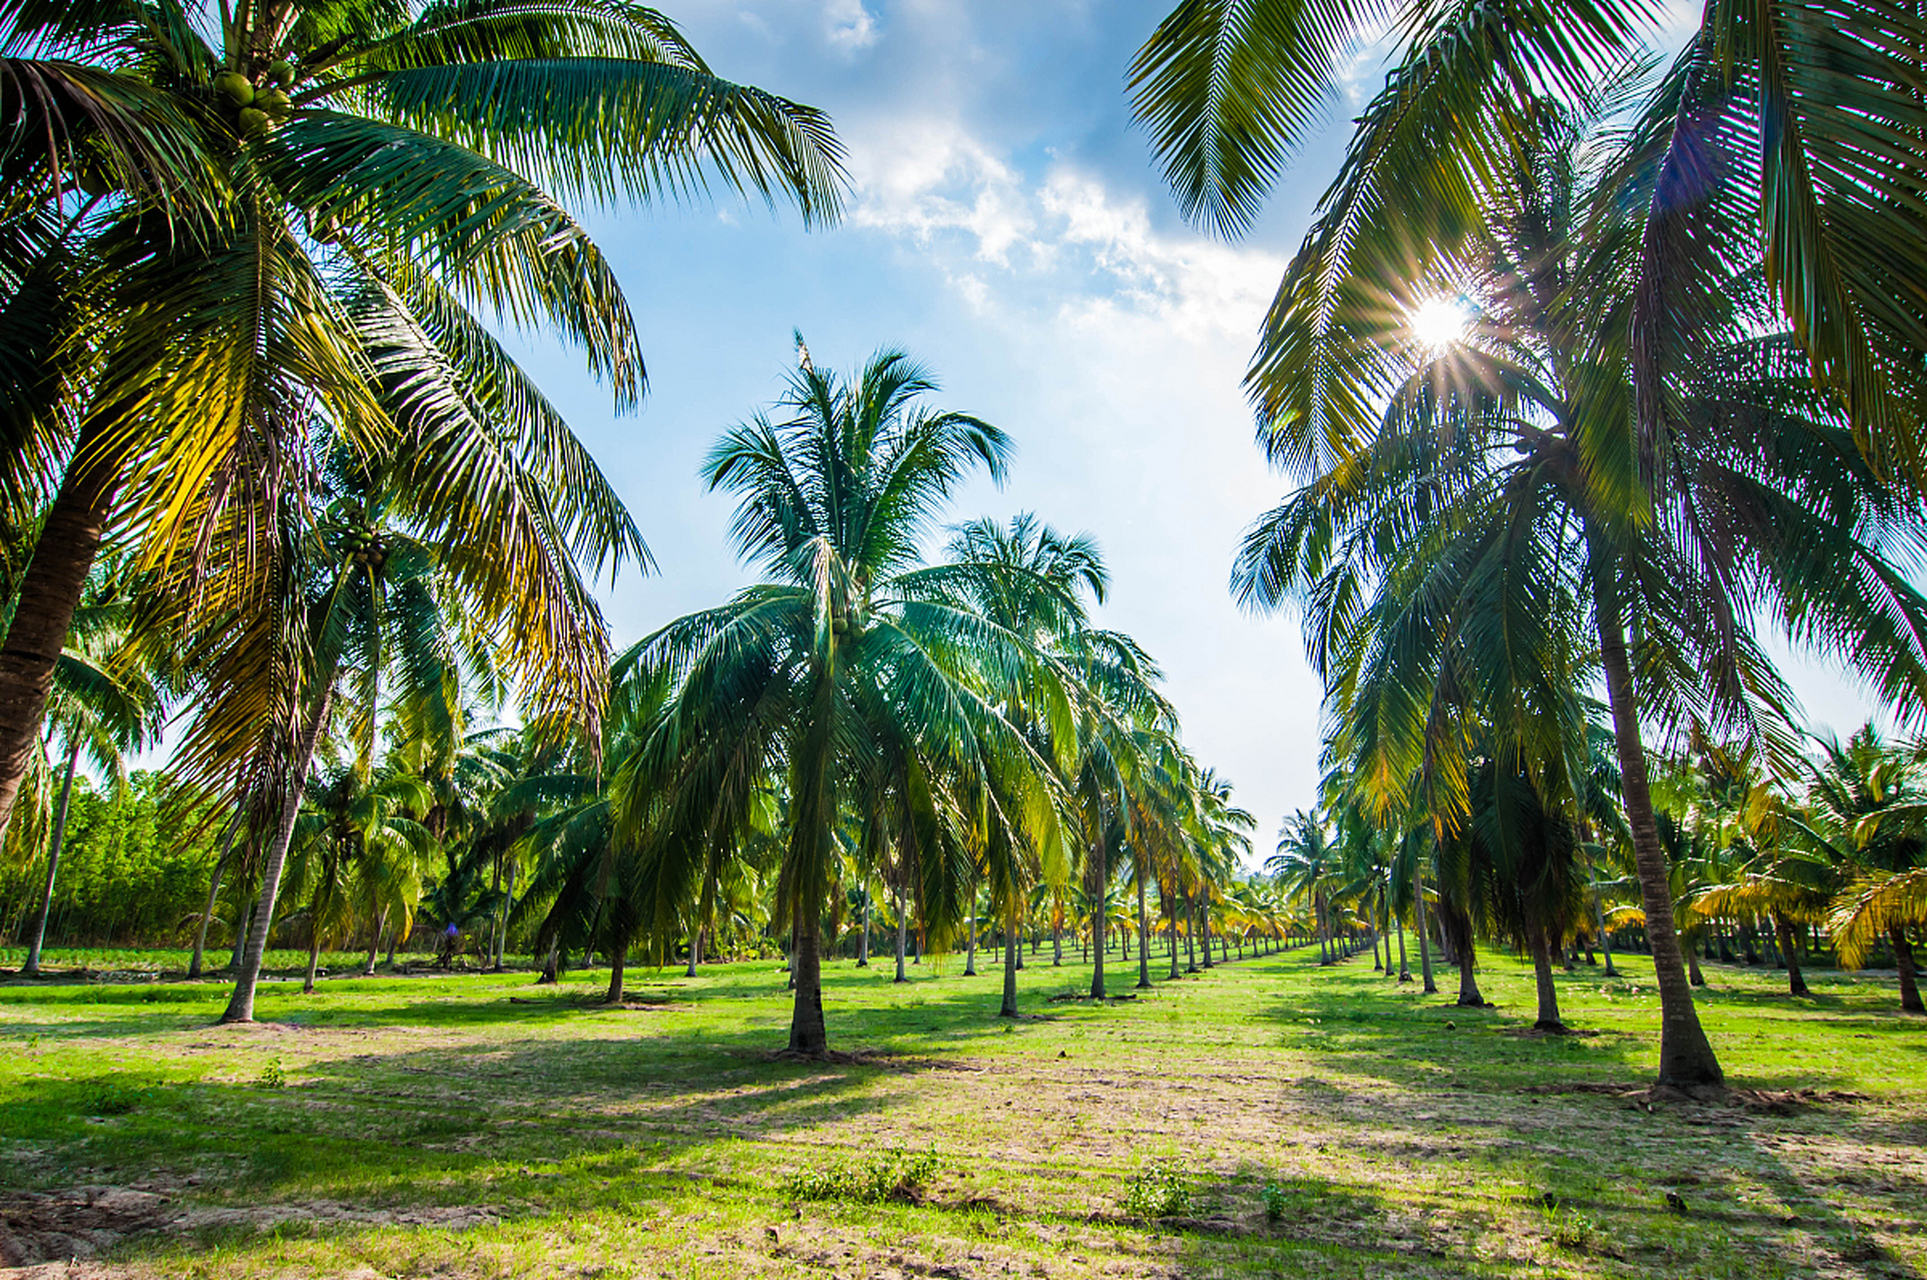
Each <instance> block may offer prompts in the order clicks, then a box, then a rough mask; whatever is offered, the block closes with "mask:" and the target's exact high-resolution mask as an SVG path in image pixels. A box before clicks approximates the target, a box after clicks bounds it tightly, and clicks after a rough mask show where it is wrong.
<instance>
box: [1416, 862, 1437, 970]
mask: <svg viewBox="0 0 1927 1280" xmlns="http://www.w3.org/2000/svg"><path fill="white" fill-rule="evenodd" d="M1412 901H1413V902H1414V903H1415V904H1417V912H1418V966H1419V972H1420V975H1421V976H1422V977H1423V978H1424V980H1425V994H1426V995H1428V996H1432V995H1437V994H1438V991H1439V984H1438V983H1436V982H1434V981H1433V980H1432V939H1431V931H1432V930H1431V925H1430V924H1429V923H1428V922H1427V921H1426V919H1425V880H1424V877H1420V878H1419V882H1418V883H1417V884H1416V885H1414V886H1413V890H1412Z"/></svg>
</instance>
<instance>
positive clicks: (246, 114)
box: [241, 107, 274, 138]
mask: <svg viewBox="0 0 1927 1280" xmlns="http://www.w3.org/2000/svg"><path fill="white" fill-rule="evenodd" d="M273 123H274V121H273V120H271V119H269V118H268V113H267V112H265V111H263V110H261V109H260V108H259V107H242V108H241V132H242V133H245V134H247V135H248V136H249V137H250V138H257V137H259V136H261V135H262V134H264V133H266V132H267V131H268V127H269V126H270V125H272V124H273Z"/></svg>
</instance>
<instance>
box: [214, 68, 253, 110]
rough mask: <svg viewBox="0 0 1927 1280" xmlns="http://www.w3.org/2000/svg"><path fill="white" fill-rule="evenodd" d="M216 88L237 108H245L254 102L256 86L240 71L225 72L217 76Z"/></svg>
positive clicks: (215, 79)
mask: <svg viewBox="0 0 1927 1280" xmlns="http://www.w3.org/2000/svg"><path fill="white" fill-rule="evenodd" d="M214 87H215V88H216V89H219V90H220V91H221V92H222V93H225V94H226V95H227V97H228V101H229V102H232V103H233V104H234V105H235V106H237V107H245V106H247V105H248V104H249V103H250V102H253V101H254V84H253V82H252V81H250V80H249V79H248V78H247V77H246V76H244V75H242V74H241V73H240V72H239V71H223V72H222V73H221V74H220V75H218V76H215V77H214Z"/></svg>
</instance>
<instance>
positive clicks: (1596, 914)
mask: <svg viewBox="0 0 1927 1280" xmlns="http://www.w3.org/2000/svg"><path fill="white" fill-rule="evenodd" d="M1592 918H1593V923H1594V925H1595V926H1596V927H1597V928H1598V930H1599V949H1600V950H1601V951H1603V952H1605V953H1606V976H1607V977H1608V978H1617V977H1618V976H1619V970H1617V969H1615V968H1613V940H1612V935H1611V934H1609V933H1607V932H1606V909H1605V908H1604V907H1602V906H1601V905H1600V904H1599V890H1597V889H1594V890H1593V891H1592Z"/></svg>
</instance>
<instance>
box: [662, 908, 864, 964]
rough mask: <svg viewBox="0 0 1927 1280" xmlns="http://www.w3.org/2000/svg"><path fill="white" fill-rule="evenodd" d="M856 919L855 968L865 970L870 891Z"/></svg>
mask: <svg viewBox="0 0 1927 1280" xmlns="http://www.w3.org/2000/svg"><path fill="white" fill-rule="evenodd" d="M857 919H858V921H859V922H860V924H861V926H862V929H863V932H862V935H861V936H860V937H858V938H857V942H856V967H857V968H859V969H867V968H869V967H870V891H869V890H868V889H865V890H864V891H863V909H862V910H861V911H860V912H859V913H858V915H857ZM689 976H690V977H692V978H693V977H695V976H696V975H695V973H694V972H693V971H692V972H691V973H690V975H689Z"/></svg>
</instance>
